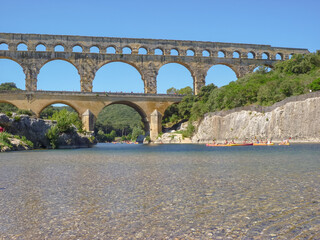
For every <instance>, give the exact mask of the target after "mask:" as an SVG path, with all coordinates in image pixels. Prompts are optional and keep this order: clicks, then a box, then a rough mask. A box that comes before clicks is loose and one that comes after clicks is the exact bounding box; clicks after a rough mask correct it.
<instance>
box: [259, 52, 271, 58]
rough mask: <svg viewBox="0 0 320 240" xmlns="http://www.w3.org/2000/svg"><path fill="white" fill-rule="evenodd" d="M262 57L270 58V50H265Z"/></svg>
mask: <svg viewBox="0 0 320 240" xmlns="http://www.w3.org/2000/svg"><path fill="white" fill-rule="evenodd" d="M261 59H270V54H269V53H268V52H263V53H262V54H261Z"/></svg>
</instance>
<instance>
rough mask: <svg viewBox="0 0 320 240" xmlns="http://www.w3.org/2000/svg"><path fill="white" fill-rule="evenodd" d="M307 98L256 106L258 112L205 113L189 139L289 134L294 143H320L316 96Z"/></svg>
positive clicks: (319, 108) (276, 137) (319, 111)
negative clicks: (269, 105)
mask: <svg viewBox="0 0 320 240" xmlns="http://www.w3.org/2000/svg"><path fill="white" fill-rule="evenodd" d="M312 96H314V94H313V95H312ZM307 97H308V96H307ZM307 97H306V96H302V97H300V99H301V100H299V97H298V99H297V101H293V100H295V99H296V98H291V100H290V99H289V100H285V101H283V102H280V103H277V104H275V105H274V106H272V107H267V108H263V107H259V108H256V109H259V110H260V111H251V110H242V111H233V112H224V113H221V112H219V113H208V114H206V115H205V116H204V118H203V119H202V120H201V121H200V122H199V123H198V124H197V126H196V132H195V135H194V136H193V137H192V142H194V143H201V142H202V143H205V142H212V140H213V139H216V140H218V141H224V140H225V139H228V140H232V139H234V140H239V141H241V140H244V139H246V138H248V139H249V140H251V139H252V140H254V139H255V138H258V139H266V138H268V139H272V140H273V141H281V140H283V139H285V138H290V137H291V141H296V142H320V97H319V96H317V97H312V98H307Z"/></svg>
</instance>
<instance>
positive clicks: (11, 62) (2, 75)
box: [0, 56, 26, 90]
mask: <svg viewBox="0 0 320 240" xmlns="http://www.w3.org/2000/svg"><path fill="white" fill-rule="evenodd" d="M0 69H1V71H0V80H1V82H0V84H2V83H5V82H13V83H15V84H16V86H17V88H19V89H22V90H25V87H26V86H25V85H26V82H25V78H26V76H25V74H24V72H23V67H22V66H21V64H20V62H19V61H18V60H16V59H13V58H9V57H3V56H1V57H0Z"/></svg>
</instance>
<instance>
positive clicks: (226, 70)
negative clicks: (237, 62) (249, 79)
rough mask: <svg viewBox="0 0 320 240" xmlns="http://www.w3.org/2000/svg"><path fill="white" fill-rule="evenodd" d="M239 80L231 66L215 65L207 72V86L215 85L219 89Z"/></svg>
mask: <svg viewBox="0 0 320 240" xmlns="http://www.w3.org/2000/svg"><path fill="white" fill-rule="evenodd" d="M236 80H237V72H236V71H235V69H234V67H233V66H232V65H229V64H215V65H212V66H211V67H210V68H209V70H208V71H207V76H206V85H208V84H210V83H213V84H214V85H216V86H217V87H222V86H225V85H228V84H229V83H230V82H232V81H236Z"/></svg>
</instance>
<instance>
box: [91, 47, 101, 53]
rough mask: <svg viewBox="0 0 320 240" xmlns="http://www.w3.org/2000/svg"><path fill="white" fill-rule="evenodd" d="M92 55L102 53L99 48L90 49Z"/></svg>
mask: <svg viewBox="0 0 320 240" xmlns="http://www.w3.org/2000/svg"><path fill="white" fill-rule="evenodd" d="M90 53H100V49H99V47H97V46H91V47H90Z"/></svg>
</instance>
